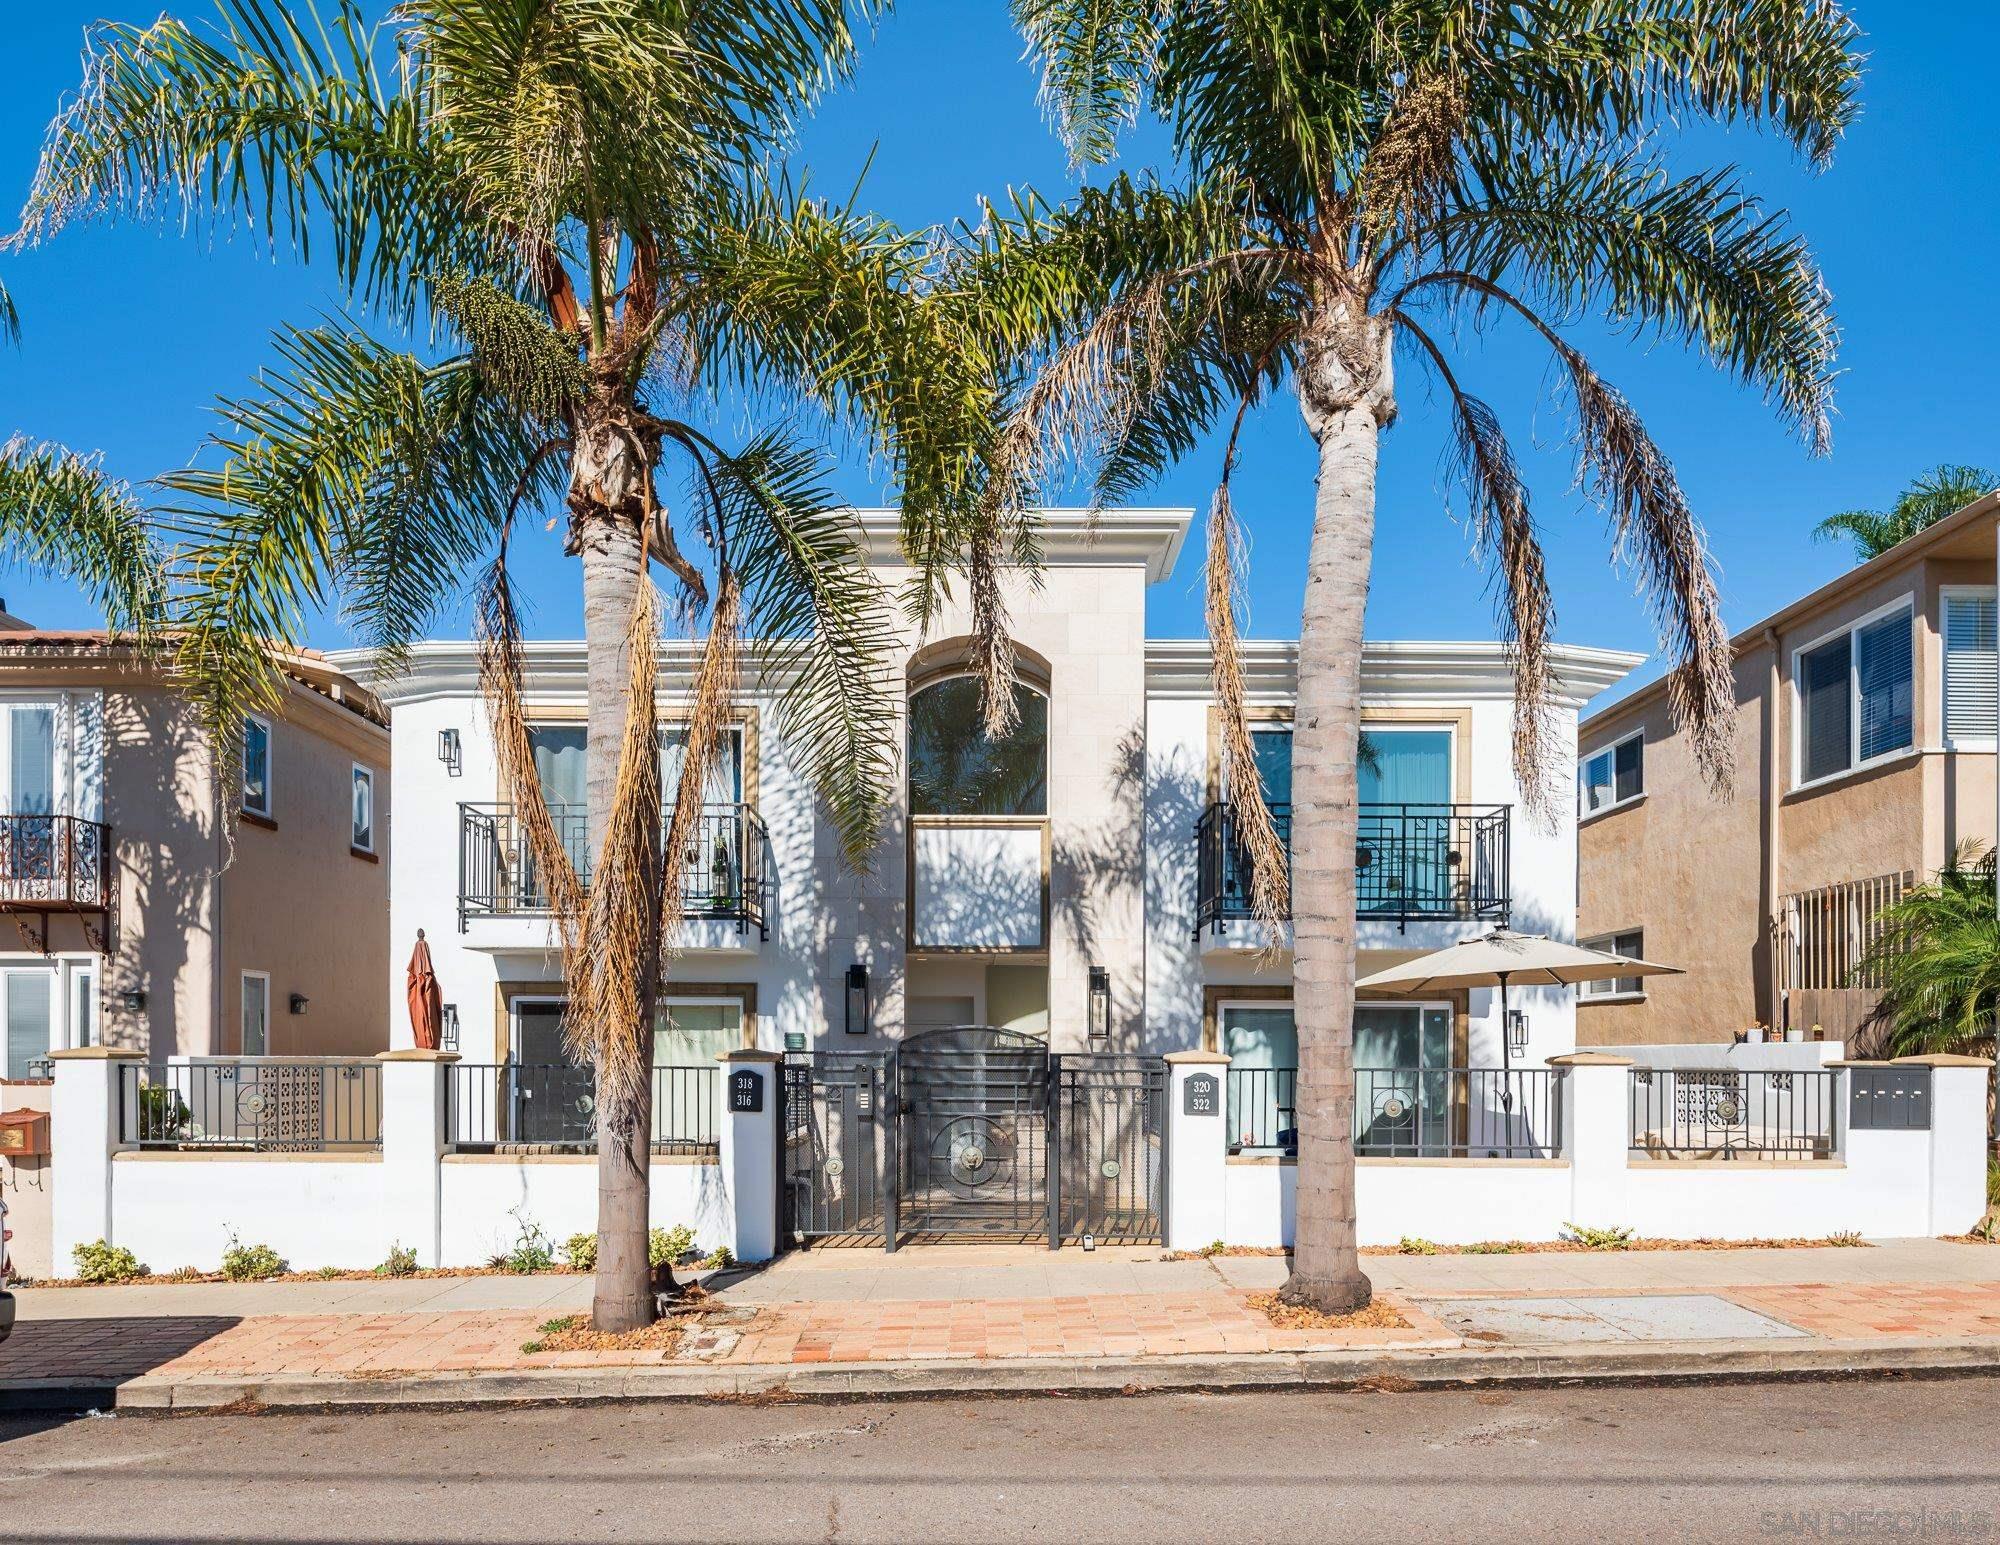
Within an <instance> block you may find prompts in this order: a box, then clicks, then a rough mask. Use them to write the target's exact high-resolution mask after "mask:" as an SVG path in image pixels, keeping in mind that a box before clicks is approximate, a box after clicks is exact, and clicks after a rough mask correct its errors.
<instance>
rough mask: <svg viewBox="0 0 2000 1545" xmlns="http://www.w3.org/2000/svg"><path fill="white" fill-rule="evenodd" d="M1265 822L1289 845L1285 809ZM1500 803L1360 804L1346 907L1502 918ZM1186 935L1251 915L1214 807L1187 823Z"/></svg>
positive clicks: (1226, 823)
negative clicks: (1191, 879) (1190, 858)
mask: <svg viewBox="0 0 2000 1545" xmlns="http://www.w3.org/2000/svg"><path fill="white" fill-rule="evenodd" d="M1271 819H1272V821H1273V822H1274V823H1275V824H1276V826H1277V828H1278V836H1279V837H1280V839H1282V840H1283V842H1284V843H1285V845H1286V847H1287V848H1288V849H1289V848H1290V846H1291V840H1292V807H1291V806H1290V805H1273V806H1272V807H1271ZM1510 843H1511V833H1510V822H1509V812H1508V807H1507V806H1505V805H1387V804H1367V805H1363V806H1361V810H1360V820H1359V827H1358V829H1357V831H1356V834H1355V844H1354V884H1355V911H1356V912H1357V914H1358V915H1360V916H1362V917H1373V918H1386V919H1389V920H1391V921H1395V922H1405V923H1407V922H1420V921H1425V920H1445V921H1466V920H1474V919H1491V920H1492V921H1495V922H1501V923H1504V922H1506V920H1507V907H1508V895H1509V891H1510V886H1509V868H1510V865H1511V862H1512V857H1511V852H1510ZM1195 876H1196V877H1195V931H1196V932H1197V933H1199V932H1200V931H1201V930H1202V929H1204V928H1207V927H1208V926H1210V925H1211V924H1215V923H1222V924H1227V923H1229V922H1232V921H1236V920H1239V919H1248V918H1250V917H1253V916H1255V910H1254V908H1252V906H1251V904H1250V853H1249V849H1248V848H1247V847H1246V846H1245V845H1244V842H1243V838H1242V834H1241V833H1240V832H1239V830H1238V829H1237V824H1236V817H1235V813H1234V810H1233V809H1232V807H1231V806H1230V805H1229V804H1228V803H1227V802H1226V801H1217V802H1216V803H1215V804H1212V805H1210V806H1209V807H1208V809H1207V810H1205V811H1204V812H1202V816H1201V820H1200V821H1199V822H1198V823H1197V824H1196V827H1195Z"/></svg>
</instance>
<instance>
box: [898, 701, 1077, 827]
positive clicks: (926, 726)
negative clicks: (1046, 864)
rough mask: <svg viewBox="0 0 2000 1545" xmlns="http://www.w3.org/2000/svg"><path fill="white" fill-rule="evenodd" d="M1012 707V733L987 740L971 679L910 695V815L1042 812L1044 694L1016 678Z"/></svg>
mask: <svg viewBox="0 0 2000 1545" xmlns="http://www.w3.org/2000/svg"><path fill="white" fill-rule="evenodd" d="M1014 706H1015V708H1016V710H1017V711H1018V714H1019V719H1020V722H1019V723H1018V724H1016V725H1015V726H1014V732H1013V734H1011V735H1008V736H1006V737H1005V738H1004V739H1001V740H994V739H992V738H991V737H989V736H988V735H987V733H986V731H985V729H984V728H983V727H982V725H981V724H980V713H979V682H978V681H977V679H976V678H974V677H971V676H947V677H946V678H944V679H943V680H942V681H934V682H932V683H930V684H929V685H928V686H924V687H919V688H918V689H917V690H916V691H915V692H913V693H911V694H910V814H912V815H1047V814H1048V810H1049V777H1048V769H1049V700H1048V699H1047V698H1045V697H1044V696H1042V694H1041V693H1039V692H1037V691H1036V690H1035V689H1034V688H1033V687H1030V686H1026V685H1023V684H1021V683H1018V682H1017V683H1016V684H1015V686H1014Z"/></svg>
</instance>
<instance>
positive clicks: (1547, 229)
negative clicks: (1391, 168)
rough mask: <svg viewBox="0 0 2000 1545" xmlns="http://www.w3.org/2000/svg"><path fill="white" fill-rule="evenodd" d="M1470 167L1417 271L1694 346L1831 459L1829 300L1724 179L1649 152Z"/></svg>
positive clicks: (1800, 254)
mask: <svg viewBox="0 0 2000 1545" xmlns="http://www.w3.org/2000/svg"><path fill="white" fill-rule="evenodd" d="M1470 164H1471V177H1472V180H1473V186H1471V187H1470V188H1468V189H1465V190H1463V191H1462V192H1461V194H1460V196H1459V197H1457V198H1456V199H1454V200H1453V201H1452V202H1451V203H1450V204H1449V205H1448V206H1447V207H1446V208H1445V209H1444V210H1443V211H1442V212H1441V213H1440V214H1439V215H1438V216H1437V217H1436V219H1435V220H1432V221H1430V222H1428V223H1424V224H1419V225H1417V226H1416V227H1414V229H1413V231H1412V234H1411V237H1410V240H1411V242H1412V244H1413V246H1414V248H1415V255H1416V256H1418V257H1419V258H1420V259H1421V260H1423V261H1426V262H1428V263H1429V264H1430V266H1432V267H1434V268H1437V269H1442V270H1445V271H1452V270H1464V271H1469V272H1471V273H1474V274H1477V275H1479V276H1480V277H1481V278H1483V279H1485V280H1488V281H1489V282H1492V283H1495V284H1504V285H1506V286H1508V287H1509V288H1510V289H1513V290H1515V291H1516V292H1517V293H1521V294H1523V295H1525V296H1526V297H1527V298H1529V299H1530V300H1531V301H1532V302H1533V303H1534V304H1535V305H1536V307H1537V308H1538V309H1539V310H1541V311H1542V312H1544V313H1545V314H1548V315H1552V316H1554V317H1557V318H1558V319H1560V318H1565V317H1570V316H1575V315H1578V314H1580V313H1581V312H1583V311H1584V310H1586V309H1588V310H1595V311H1598V312H1601V313H1602V314H1603V315H1604V316H1606V317H1607V318H1608V319H1609V320H1610V321H1611V322H1612V323H1613V324H1614V325H1617V324H1627V325H1630V326H1632V327H1634V328H1637V329H1640V330H1643V331H1644V332H1646V333H1649V334H1650V335H1653V336H1667V337H1671V338H1673V339H1675V340H1677V341H1678V340H1685V341H1687V342H1691V343H1693V344H1695V345H1696V346H1697V347H1699V348H1701V349H1702V350H1703V351H1704V352H1705V353H1706V354H1707V355H1708V357H1709V358H1710V359H1712V360H1714V361H1715V363H1716V364H1717V365H1719V366H1720V367H1721V368H1723V369H1725V370H1728V371H1729V372H1731V373H1732V374H1733V375H1735V376H1736V377H1737V378H1738V379H1740V380H1742V381H1743V382H1745V383H1746V384H1748V385H1751V386H1755V387H1758V388H1761V389H1762V390H1763V392H1764V393H1765V396H1766V398H1767V400H1769V401H1770V402H1771V403H1772V404H1773V405H1774V406H1775V407H1776V408H1777V409H1778V411H1779V412H1780V413H1781V414H1782V416H1783V417H1784V418H1785V419H1786V420H1787V421H1789V422H1791V423H1792V424H1794V425H1796V426H1797V427H1798V429H1799V431H1800V433H1801V435H1802V436H1803V438H1804V439H1805V440H1806V442H1807V444H1808V446H1809V447H1811V449H1812V450H1813V451H1814V452H1816V453H1823V452H1824V451H1825V450H1826V449H1827V446H1828V442H1829V439H1830V433H1831V431H1830V420H1831V414H1832V398H1833V379H1834V369H1833V360H1834V354H1835V351H1836V349H1837V348H1838V345H1839V329H1838V328H1837V326H1836V325H1835V322H1834V315H1833V303H1832V298H1831V296H1830V294H1829V292H1828V290H1827V287H1826V285H1825V283H1824V281H1823V280H1822V279H1821V278H1820V275H1819V270H1818V268H1817V266H1816V265H1815V264H1814V262H1813V259H1812V254H1811V252H1810V251H1809V250H1808V249H1807V247H1806V244H1805V242H1804V240H1803V239H1802V238H1801V237H1800V236H1798V235H1797V234H1796V233H1795V232H1794V231H1792V230H1791V229H1790V228H1789V227H1788V226H1787V224H1786V222H1785V220H1784V219H1783V217H1782V216H1780V215H1772V214H1767V213H1766V212H1765V210H1764V209H1763V206H1762V205H1761V204H1760V202H1759V201H1758V200H1757V199H1756V198H1755V197H1754V196H1753V195H1752V194H1751V193H1750V192H1749V191H1748V190H1747V189H1746V188H1745V187H1744V185H1743V183H1742V181H1741V180H1740V179H1739V178H1738V176H1737V175H1736V173H1735V172H1734V170H1733V169H1730V168H1723V169H1720V170H1715V171H1703V172H1697V173H1693V174H1690V175H1686V176H1678V177H1677V176H1673V175H1671V174H1670V173H1669V172H1668V170H1667V168H1666V167H1665V165H1664V164H1663V162H1662V161H1661V160H1660V159H1659V158H1658V157H1656V156H1654V155H1651V154H1648V153H1642V152H1634V153H1630V154H1626V155H1620V156H1612V157H1606V156H1603V155H1601V154H1599V153H1596V152H1595V151H1593V150H1591V149H1589V148H1584V149H1577V150H1571V151H1568V152H1567V153H1562V154H1556V155H1549V156H1538V157H1524V156H1519V155H1512V154H1488V153H1480V154H1476V155H1474V156H1473V157H1472V159H1471V163H1470ZM1425 279H1426V276H1425V274H1424V273H1421V272H1420V273H1419V275H1418V277H1417V278H1416V279H1415V280H1413V281H1412V284H1413V285H1421V284H1423V283H1424V282H1425Z"/></svg>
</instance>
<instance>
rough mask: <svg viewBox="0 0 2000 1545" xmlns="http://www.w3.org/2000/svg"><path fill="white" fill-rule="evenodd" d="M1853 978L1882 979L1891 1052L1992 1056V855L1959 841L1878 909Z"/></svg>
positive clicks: (1882, 1016) (1998, 930)
mask: <svg viewBox="0 0 2000 1545" xmlns="http://www.w3.org/2000/svg"><path fill="white" fill-rule="evenodd" d="M1871 935H1872V936H1871V938H1870V941H1869V946H1868V949H1867V951H1866V953H1865V954H1864V955H1863V956H1862V958H1861V960H1860V961H1859V962H1858V963H1857V964H1856V966H1855V968H1854V972H1853V976H1854V980H1855V981H1857V982H1863V983H1879V984H1880V987H1881V992H1882V997H1881V1004H1880V1007H1879V1008H1878V1009H1877V1011H1876V1012H1877V1019H1878V1022H1879V1023H1880V1024H1881V1025H1882V1033H1883V1050H1884V1051H1886V1052H1887V1054H1888V1055H1890V1056H1892V1057H1909V1056H1918V1055H1922V1054H1924V1053H1927V1052H1952V1053H1956V1054H1958V1055H1961V1056H1970V1057H1991V1056H1992V1055H1993V1054H1994V1046H1993V1026H1994V1016H1995V1015H1996V1014H2000V917H1996V915H1995V911H1994V855H1993V850H1992V849H1991V848H1987V847H1983V846H1982V845H1981V844H1979V843H1977V842H1967V843H1965V844H1963V845H1961V846H1960V848H1959V849H1958V851H1957V852H1955V853H1954V854H1953V855H1952V857H1951V861H1950V862H1949V863H1947V864H1946V865H1945V867H1944V868H1942V869H1940V870H1939V871H1938V872H1937V873H1936V874H1935V875H1933V876H1932V877H1931V879H1930V880H1929V881H1928V882H1927V883H1925V884H1923V885H1918V886H1914V887H1912V888H1911V889H1910V890H1908V891H1907V892H1905V893H1904V894H1903V896H1902V897H1901V899H1899V900H1897V901H1894V902H1891V903H1890V904H1889V905H1888V906H1886V907H1884V908H1883V909H1882V910H1881V911H1880V912H1878V913H1877V914H1876V915H1875V919H1874V926H1873V928H1872V929H1871Z"/></svg>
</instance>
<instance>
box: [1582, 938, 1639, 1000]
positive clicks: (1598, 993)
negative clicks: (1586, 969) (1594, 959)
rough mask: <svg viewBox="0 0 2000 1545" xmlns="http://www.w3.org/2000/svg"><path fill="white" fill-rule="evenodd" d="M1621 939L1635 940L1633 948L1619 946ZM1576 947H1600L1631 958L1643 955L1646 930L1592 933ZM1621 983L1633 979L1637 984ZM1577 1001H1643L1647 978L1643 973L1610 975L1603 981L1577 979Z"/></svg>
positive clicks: (1594, 948) (1634, 958) (1607, 952)
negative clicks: (1639, 974) (1637, 974)
mask: <svg viewBox="0 0 2000 1545" xmlns="http://www.w3.org/2000/svg"><path fill="white" fill-rule="evenodd" d="M1620 939H1637V940H1638V941H1639V944H1638V948H1636V949H1629V950H1625V949H1620V948H1619V947H1618V941H1619V940H1620ZM1576 942H1577V947H1578V948H1579V949H1586V950H1602V951H1603V952H1604V953H1605V954H1607V955H1624V956H1626V957H1628V958H1629V959H1633V960H1644V959H1645V958H1646V930H1645V928H1644V926H1643V925H1642V926H1640V927H1638V928H1614V929H1612V930H1610V931H1609V932H1608V933H1597V934H1592V935H1591V936H1590V937H1589V938H1587V939H1578V940H1577V941H1576ZM1620 982H1636V983H1637V984H1638V985H1637V986H1636V987H1621V986H1619V985H1618V984H1619V983H1620ZM1576 1000H1577V1002H1579V1003H1644V1002H1645V1001H1646V979H1645V978H1644V977H1643V976H1613V977H1606V978H1605V979H1603V980H1602V981H1596V982H1578V983H1577V984H1576Z"/></svg>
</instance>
